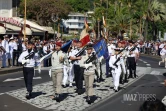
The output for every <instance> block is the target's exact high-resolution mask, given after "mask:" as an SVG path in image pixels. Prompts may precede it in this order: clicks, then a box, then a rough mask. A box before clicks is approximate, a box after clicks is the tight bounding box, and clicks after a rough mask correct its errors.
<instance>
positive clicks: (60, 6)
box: [20, 0, 72, 25]
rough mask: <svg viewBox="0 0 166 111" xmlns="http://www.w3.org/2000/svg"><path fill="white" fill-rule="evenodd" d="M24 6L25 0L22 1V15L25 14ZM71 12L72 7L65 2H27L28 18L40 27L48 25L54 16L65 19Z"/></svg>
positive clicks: (49, 0) (44, 0)
mask: <svg viewBox="0 0 166 111" xmlns="http://www.w3.org/2000/svg"><path fill="white" fill-rule="evenodd" d="M24 5H25V4H24V0H22V1H21V4H20V13H21V14H24ZM64 7H65V8H64ZM71 10H72V8H71V7H70V5H68V4H67V3H66V2H64V1H63V0H40V1H39V0H27V17H28V18H29V19H33V20H35V21H37V23H39V24H40V25H48V23H49V22H51V16H52V15H53V14H54V15H57V14H58V16H59V17H61V18H65V17H66V16H67V15H68V13H69V12H70V11H71Z"/></svg>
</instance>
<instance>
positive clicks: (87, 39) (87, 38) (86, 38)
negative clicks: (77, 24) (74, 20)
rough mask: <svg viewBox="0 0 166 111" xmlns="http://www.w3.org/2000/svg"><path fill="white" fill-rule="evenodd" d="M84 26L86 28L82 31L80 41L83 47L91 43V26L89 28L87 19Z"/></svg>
mask: <svg viewBox="0 0 166 111" xmlns="http://www.w3.org/2000/svg"><path fill="white" fill-rule="evenodd" d="M84 24H85V28H84V29H83V30H82V32H81V34H80V41H81V43H82V46H85V45H86V44H87V43H88V42H90V36H89V33H88V32H87V30H88V28H89V26H88V23H87V19H86V17H85V20H84Z"/></svg>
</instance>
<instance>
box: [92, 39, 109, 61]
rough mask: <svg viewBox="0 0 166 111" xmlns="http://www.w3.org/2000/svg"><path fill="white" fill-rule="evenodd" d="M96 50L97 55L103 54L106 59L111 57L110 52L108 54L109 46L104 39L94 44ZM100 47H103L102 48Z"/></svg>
mask: <svg viewBox="0 0 166 111" xmlns="http://www.w3.org/2000/svg"><path fill="white" fill-rule="evenodd" d="M93 48H94V50H95V51H96V52H98V51H99V52H98V53H97V57H98V58H99V57H101V56H103V57H104V58H105V59H107V58H108V57H109V54H108V48H107V43H106V41H105V40H104V39H101V40H100V41H99V42H97V43H96V44H95V45H94V46H93ZM100 48H102V49H101V50H100Z"/></svg>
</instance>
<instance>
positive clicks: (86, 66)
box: [85, 62, 93, 69]
mask: <svg viewBox="0 0 166 111" xmlns="http://www.w3.org/2000/svg"><path fill="white" fill-rule="evenodd" d="M92 66H93V65H92V62H90V63H89V64H85V68H86V69H88V68H89V67H92Z"/></svg>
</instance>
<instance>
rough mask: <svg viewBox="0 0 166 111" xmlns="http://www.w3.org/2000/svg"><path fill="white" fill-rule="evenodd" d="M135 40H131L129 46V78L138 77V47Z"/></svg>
mask: <svg viewBox="0 0 166 111" xmlns="http://www.w3.org/2000/svg"><path fill="white" fill-rule="evenodd" d="M133 44H134V42H133V41H131V40H130V41H129V46H128V52H127V53H128V54H127V61H128V65H129V66H128V69H129V78H133V74H134V77H135V78H136V76H137V75H136V60H135V58H136V57H137V56H138V49H137V48H136V47H135V46H134V45H133Z"/></svg>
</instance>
